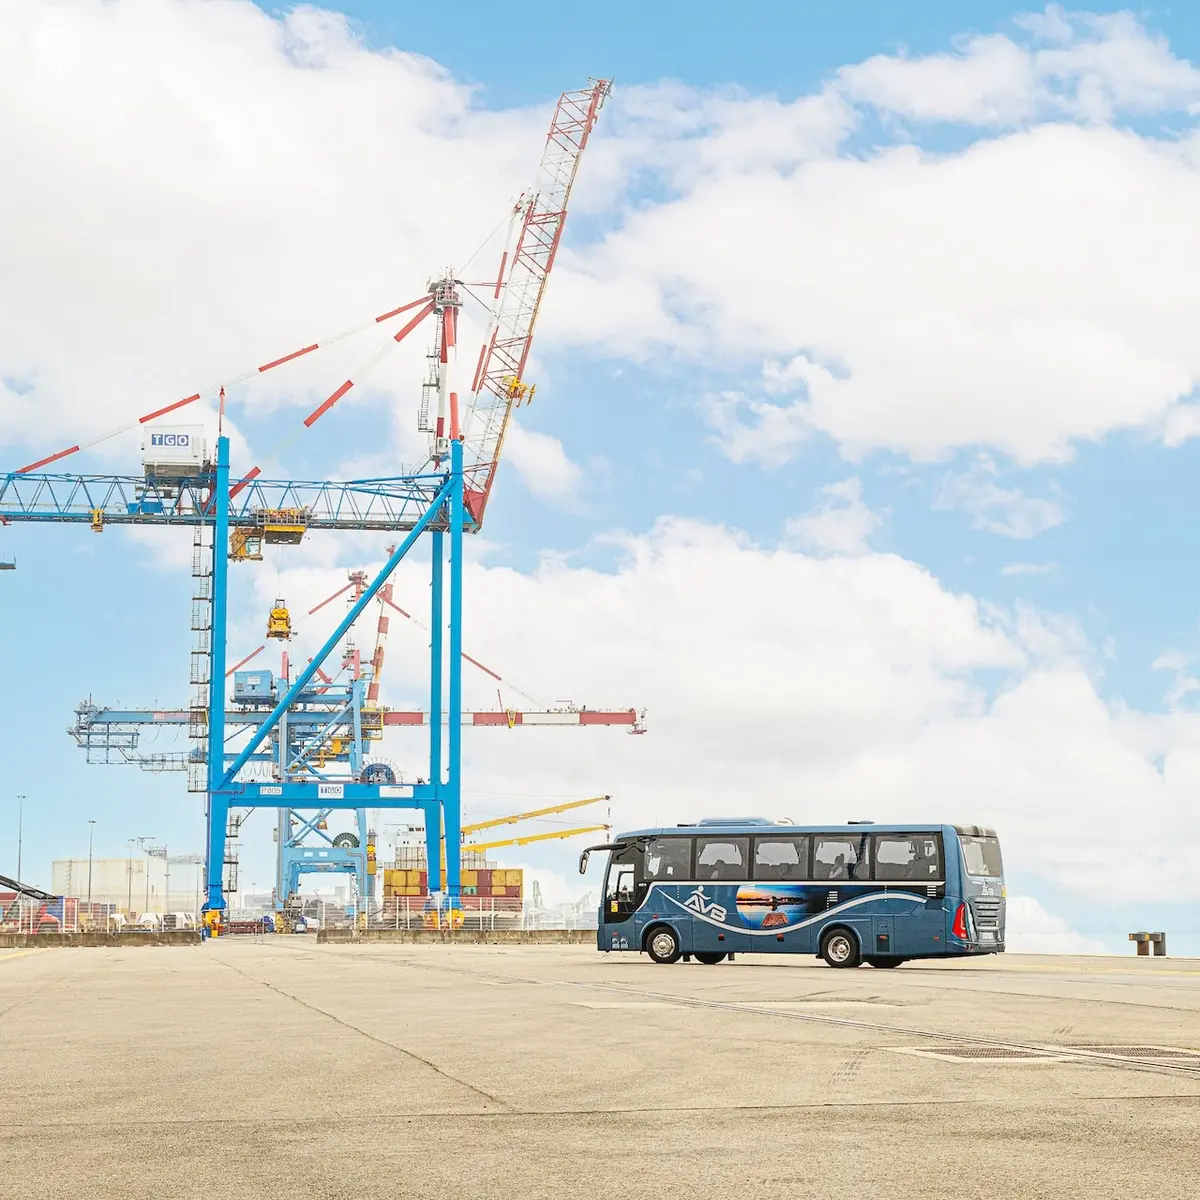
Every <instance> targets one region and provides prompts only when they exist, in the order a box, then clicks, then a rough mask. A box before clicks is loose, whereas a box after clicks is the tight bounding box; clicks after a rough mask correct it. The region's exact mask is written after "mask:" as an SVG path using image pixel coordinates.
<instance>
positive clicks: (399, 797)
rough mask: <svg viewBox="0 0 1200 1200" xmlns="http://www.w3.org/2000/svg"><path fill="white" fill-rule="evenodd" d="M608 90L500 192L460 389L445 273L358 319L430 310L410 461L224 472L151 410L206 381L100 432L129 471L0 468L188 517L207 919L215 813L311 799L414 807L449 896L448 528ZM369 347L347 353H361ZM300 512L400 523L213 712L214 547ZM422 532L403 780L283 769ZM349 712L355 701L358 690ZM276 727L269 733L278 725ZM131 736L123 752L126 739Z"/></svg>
mask: <svg viewBox="0 0 1200 1200" xmlns="http://www.w3.org/2000/svg"><path fill="white" fill-rule="evenodd" d="M609 91H610V85H609V83H608V82H607V81H603V80H589V82H588V85H587V87H585V88H583V89H580V90H578V91H574V92H566V93H564V94H563V95H562V96H561V97H560V99H559V102H558V105H557V107H556V109H555V113H554V117H553V119H552V122H551V127H550V132H549V135H548V137H547V141H546V145H545V148H544V151H543V155H542V162H541V167H540V170H539V176H538V181H537V184H536V185H535V187H534V188H533V189H532V190H531V191H529V192H526V193H523V194H522V195H521V197H520V198H519V199H518V201H517V203H516V205H515V206H514V208H513V211H512V220H511V222H510V225H509V240H508V243H507V244H506V245H505V248H504V252H503V254H502V256H501V259H500V266H499V269H498V271H497V275H496V278H495V280H494V281H489V286H491V285H492V284H493V283H494V291H493V295H492V303H491V306H490V311H489V324H488V329H487V333H486V335H485V340H484V343H483V345H482V347H481V349H480V353H479V359H478V362H477V364H476V367H475V372H474V377H473V379H472V382H471V386H470V391H469V392H468V393H466V401H465V403H464V404H463V405H461V406H460V403H459V393H458V391H457V390H456V389H455V387H454V385H453V382H452V379H451V370H452V365H453V363H454V361H455V355H456V344H457V330H458V314H459V311H460V309H461V307H462V295H463V290H464V289H465V288H466V287H467V286H468V285H466V284H464V282H463V281H462V280H461V279H459V278H457V277H456V276H455V275H454V273H453V272H450V273H448V274H446V275H445V276H441V277H439V278H436V279H433V280H431V281H430V282H429V284H428V287H427V291H426V294H424V295H422V296H420V297H418V298H417V299H415V300H413V301H410V302H408V303H406V304H403V305H401V306H399V307H398V308H396V309H393V310H391V311H390V312H387V313H383V314H381V315H380V316H378V317H377V318H374V319H373V323H374V324H382V323H383V322H385V321H388V320H391V319H392V318H394V317H396V316H398V315H400V314H402V313H405V312H408V311H410V310H414V309H415V310H416V312H415V314H414V315H413V316H411V317H410V318H409V319H408V321H407V322H406V323H405V324H404V325H403V326H402V327H401V328H400V329H399V330H398V331H397V332H396V333H395V334H393V335H392V341H393V342H399V341H401V340H403V339H404V338H405V337H407V336H408V335H409V334H410V333H411V332H412V331H413V330H414V329H416V328H417V327H418V326H419V325H420V324H421V322H422V321H424V320H425V319H426V318H428V317H430V316H433V318H434V321H435V325H436V335H435V345H434V350H433V353H432V354H431V356H430V357H431V371H430V378H429V380H428V381H427V383H426V385H425V389H424V390H423V393H422V405H421V411H420V418H419V423H420V426H421V428H423V429H425V430H426V431H427V432H429V433H430V434H431V449H430V455H429V458H428V459H427V460H426V462H425V463H424V464H422V465H421V466H420V467H419V468H417V469H414V470H411V471H407V472H403V473H401V474H398V475H396V476H389V477H375V478H364V479H353V480H344V481H307V482H301V481H272V480H267V479H263V478H262V471H261V469H260V468H259V467H257V466H254V467H252V468H250V469H249V470H248V471H245V472H244V473H240V474H238V475H234V474H233V473H232V470H231V464H230V442H229V438H228V437H227V436H225V434H224V432H223V429H222V427H221V423H220V421H219V423H218V436H217V438H216V442H215V447H214V449H213V452H212V453H211V454H210V453H209V449H208V446H207V443H206V440H205V437H204V433H203V430H202V429H200V428H198V427H196V426H178V425H175V424H172V425H163V424H162V421H163V420H164V418H170V419H171V420H172V421H177V420H178V416H177V415H176V414H178V413H179V412H181V411H182V410H183V409H185V408H186V407H187V406H189V405H191V404H194V403H196V402H197V401H199V400H200V399H201V398H202V396H204V395H206V394H211V393H215V392H217V387H216V386H214V387H213V388H210V389H202V390H200V391H197V392H195V393H193V394H192V395H190V396H187V397H185V398H183V399H181V400H176V401H173V402H171V403H169V404H166V405H163V406H161V407H159V408H156V409H154V410H153V411H151V412H148V413H145V414H142V415H141V416H140V417H138V418H136V419H135V420H134V421H131V422H130V423H129V424H128V425H126V426H123V427H122V428H121V429H117V430H113V431H111V432H110V433H109V434H106V435H104V436H105V437H110V436H114V435H116V434H118V433H121V432H124V431H125V430H126V429H130V428H137V427H141V428H142V429H143V430H144V434H145V436H144V440H143V471H142V473H141V474H140V475H138V476H129V475H97V474H91V475H72V474H62V473H58V472H54V473H46V472H45V471H44V468H47V467H50V466H52V465H54V464H56V463H58V462H60V461H61V460H62V459H64V458H67V457H68V456H71V455H74V454H76V453H79V452H80V451H82V450H85V449H87V447H88V445H93V444H95V442H96V441H100V440H103V439H95V440H94V441H93V442H91V443H80V444H75V445H72V446H68V447H65V448H64V449H62V450H59V451H57V452H55V453H53V454H50V455H47V456H45V457H43V458H41V459H39V460H37V461H36V462H33V463H30V464H28V465H27V466H25V467H22V468H19V469H18V470H16V471H11V472H8V473H7V474H2V475H0V524H7V523H11V522H18V521H19V522H32V523H68V524H87V525H88V526H89V527H90V528H91V529H92V530H93V531H95V532H98V533H99V532H102V531H103V530H104V529H105V528H106V527H107V526H109V525H141V526H149V527H162V526H172V525H180V526H189V527H193V528H194V530H195V540H194V543H193V545H194V550H193V577H194V580H195V581H196V590H195V591H194V593H193V605H192V627H193V630H194V631H195V633H196V642H195V648H194V650H193V655H192V671H191V676H190V678H191V683H192V685H193V688H194V689H195V693H194V696H193V702H192V704H191V705H190V707H189V709H188V710H187V723H188V730H189V735H190V736H191V737H192V738H193V739H194V740H195V741H196V742H197V743H198V744H199V747H200V749H201V753H200V754H198V755H195V756H194V759H193V761H191V762H190V763H189V766H191V767H193V768H194V771H193V772H192V774H193V776H194V777H195V778H196V779H197V781H200V780H201V779H202V783H203V788H202V790H203V792H204V794H205V796H206V812H205V819H206V828H207V838H206V840H207V846H206V864H205V892H206V895H205V902H204V910H205V913H206V914H207V915H208V916H209V917H210V918H211V920H212V921H213V922H219V918H220V914H222V913H223V912H224V911H225V908H226V901H225V895H224V865H225V861H226V855H225V851H226V842H227V834H228V827H229V820H230V815H231V813H232V812H233V811H235V810H243V809H253V808H259V807H273V808H279V809H289V810H293V811H303V812H309V813H325V814H329V813H333V812H338V811H347V812H358V811H361V810H364V809H366V808H381V809H409V810H416V811H419V812H420V813H421V814H422V816H423V819H424V825H425V830H426V839H427V849H428V861H429V886H430V890H431V891H432V892H441V891H443V890H444V892H445V897H446V900H447V902H448V904H449V907H450V908H451V909H452V910H453V908H454V906H455V903H456V901H457V897H458V895H459V891H460V880H459V858H458V856H457V855H455V854H450V855H447V857H446V867H445V878H444V879H442V878H441V868H440V864H441V856H440V855H439V853H438V850H439V846H440V840H441V838H442V837H444V838H445V842H446V845H448V846H453V845H459V844H461V826H462V818H461V810H462V780H461V761H462V754H461V751H462V728H463V711H462V662H463V654H462V603H463V599H462V583H463V538H464V534H466V533H473V532H476V531H478V530H479V529H480V528H481V526H482V522H483V515H484V510H485V508H486V505H487V501H488V498H489V496H490V493H491V489H492V485H493V482H494V479H495V472H496V468H497V466H498V463H499V457H500V452H501V449H502V447H503V442H504V436H505V432H506V430H507V427H508V423H509V420H510V418H511V414H512V410H513V409H514V407H516V406H517V405H519V404H521V403H522V402H523V401H524V400H526V399H528V398H529V397H530V396H531V395H532V388H531V386H530V385H529V384H528V383H527V381H526V380H525V378H524V372H525V367H526V364H527V361H528V355H529V349H530V346H531V344H532V338H533V331H534V325H535V322H536V318H537V314H538V311H539V308H540V305H541V302H542V298H543V296H544V292H545V287H546V282H547V279H548V278H549V274H550V270H551V268H552V267H553V264H554V259H555V255H556V253H557V249H558V245H559V242H560V239H561V236H562V230H563V226H564V223H565V219H566V211H567V202H568V199H569V196H570V192H571V188H572V185H573V183H574V180H575V175H576V172H577V170H578V166H579V161H580V158H581V156H582V153H583V151H584V149H585V147H586V145H587V141H588V138H589V136H590V133H591V131H592V129H593V127H594V125H595V122H596V119H597V117H598V114H599V111H600V108H601V106H602V104H603V102H604V100H605V99H606V98H607V96H608V94H609ZM514 235H515V243H514V241H513V237H514ZM368 324H370V323H368ZM351 332H352V331H351ZM333 340H336V339H329V341H325V342H313V343H311V344H308V345H306V346H303V347H300V348H299V349H297V350H295V351H293V352H291V353H290V354H286V355H283V356H280V357H278V358H275V359H273V360H271V361H269V362H267V363H264V364H261V365H260V366H258V367H256V368H253V369H252V370H250V371H248V372H246V373H245V374H244V375H242V376H240V377H237V378H235V379H230V380H226V381H224V382H223V383H222V384H220V385H219V389H220V390H219V412H220V414H221V416H222V417H223V414H224V409H225V400H226V387H228V386H233V385H234V384H236V383H238V382H241V381H242V380H244V379H247V378H250V377H253V376H255V375H257V374H262V373H264V372H266V371H268V370H272V369H275V368H277V367H280V366H282V365H283V364H285V363H287V362H290V361H293V360H295V359H297V358H299V357H301V356H303V355H307V354H309V353H311V352H313V351H316V350H318V349H320V348H321V346H323V345H327V344H329V342H330V341H333ZM378 357H379V355H378V354H377V355H375V356H373V358H372V360H370V361H369V362H368V363H367V364H364V370H365V369H366V367H369V366H370V365H371V362H373V361H374V360H375V359H377V358H378ZM354 386H355V380H354V377H351V378H350V379H347V380H346V381H345V382H344V383H342V384H341V385H340V386H339V387H338V388H336V389H335V390H334V391H333V392H332V393H331V394H330V395H329V396H328V397H327V398H326V399H325V400H324V401H323V402H322V403H321V404H320V405H318V406H317V407H316V408H315V409H314V410H313V411H312V412H310V413H309V414H308V415H307V416H306V417H305V418H304V426H305V427H306V428H311V427H312V426H313V425H314V424H315V423H316V422H317V421H318V420H320V419H321V418H322V417H323V416H325V415H326V414H327V413H329V412H330V411H332V410H333V409H334V407H335V406H336V405H337V404H338V402H339V401H340V400H341V399H342V398H343V397H344V396H345V395H346V394H347V393H348V392H349V391H350V390H351V389H352V388H353V387H354ZM435 398H436V404H437V409H436V419H435V420H434V421H433V422H432V423H430V421H429V418H428V410H429V407H430V405H431V403H432V401H433V400H434V399H435ZM314 529H322V530H360V531H361V530H378V531H387V532H396V533H402V534H404V537H403V540H402V541H400V543H399V544H398V545H396V546H395V547H393V548H392V549H391V552H390V554H389V555H388V558H387V561H386V562H385V563H384V565H383V567H382V569H381V570H380V571H379V572H378V573H377V574H376V575H375V577H374V578H373V579H372V580H371V581H370V582H369V583H368V584H367V585H366V586H365V587H364V588H362V590H361V594H360V595H359V596H358V597H357V598H356V599H355V600H354V602H353V604H351V606H350V608H349V611H348V612H347V613H346V615H345V616H344V617H343V619H342V620H341V622H340V623H339V624H338V626H337V628H336V629H335V630H334V631H333V632H332V633H331V634H330V636H329V637H328V638H327V639H326V641H325V643H324V644H323V645H322V646H321V648H320V649H319V650H318V651H317V652H316V653H315V654H314V655H313V657H312V659H311V660H309V661H308V662H307V663H306V664H305V666H304V667H302V668H300V669H299V671H298V672H297V674H296V677H295V679H290V678H287V677H285V678H284V679H283V680H281V682H280V684H279V687H278V689H277V693H278V694H277V696H275V697H272V699H271V700H270V701H264V702H263V703H262V704H261V705H258V706H255V707H256V708H257V709H258V710H259V711H260V713H261V719H256V720H255V721H245V720H244V719H243V717H244V714H238V715H237V716H235V717H233V718H232V719H230V717H229V713H228V710H227V706H226V697H225V695H224V690H225V680H226V658H227V654H226V635H227V626H228V606H229V562H230V560H231V558H233V559H234V560H235V561H239V560H245V559H251V560H253V559H254V558H257V557H259V556H260V555H261V546H262V544H263V543H264V542H265V543H267V544H271V543H272V542H275V543H279V544H296V543H297V542H298V541H300V540H301V539H302V538H303V537H304V535H305V534H306V533H307V532H308V531H309V530H314ZM425 534H428V537H429V542H430V568H429V569H430V594H431V611H430V647H429V697H430V704H429V712H428V726H429V732H430V737H429V765H428V771H427V772H425V773H424V777H423V778H420V779H417V780H415V781H413V782H400V781H399V780H396V781H389V780H388V779H387V778H386V776H385V775H384V774H383V773H381V772H375V773H370V772H365V771H364V770H363V769H362V764H361V763H357V764H356V763H354V762H352V761H351V760H350V756H349V755H348V754H347V756H346V759H345V760H344V761H337V762H329V763H327V764H326V765H325V768H323V769H322V771H321V772H320V773H319V775H318V774H316V773H314V772H311V771H307V772H304V773H300V772H297V771H294V770H292V768H293V767H294V766H296V765H297V757H296V756H297V753H298V748H299V745H300V742H299V741H293V740H291V739H290V738H289V737H288V736H287V735H286V726H287V722H288V721H289V719H290V716H291V715H292V714H293V712H294V711H295V710H296V709H297V707H300V708H301V709H302V708H303V706H304V701H303V699H302V697H305V696H307V695H309V694H310V693H311V692H312V690H313V681H314V679H315V678H317V677H318V673H319V672H320V671H321V669H322V665H323V664H324V663H325V662H326V660H327V658H328V657H329V655H330V654H331V653H332V652H333V650H334V649H335V647H337V646H338V644H339V643H340V642H341V641H342V639H343V638H344V637H345V636H346V634H347V632H348V631H349V630H350V628H351V627H352V626H353V624H354V622H355V621H356V620H357V618H358V617H359V616H360V615H361V613H362V612H363V611H364V609H365V608H366V607H367V605H369V604H370V603H371V601H372V600H373V599H374V598H375V597H376V595H377V594H378V593H379V592H380V590H381V589H382V588H383V587H385V586H386V584H387V581H388V580H389V579H390V577H391V576H392V573H393V572H394V571H395V569H396V567H397V566H398V565H399V563H400V562H401V561H403V560H404V559H405V558H406V557H407V556H408V555H409V554H410V553H411V551H412V550H413V548H414V546H415V545H416V544H417V542H418V541H419V539H420V538H421V537H422V535H425ZM447 543H448V546H447ZM447 550H448V553H447ZM352 690H353V689H352ZM262 710H266V711H265V712H262ZM351 710H353V705H351ZM358 711H360V714H361V705H360V707H359V710H358ZM93 715H94V714H93ZM127 715H128V714H127ZM352 719H353V718H352ZM331 720H332V718H331ZM579 723H586V722H583V721H581V722H579ZM112 724H113V723H112V722H109V725H110V727H111V725H112ZM281 726H282V728H283V729H284V731H285V732H284V734H283V735H280V734H279V732H278V731H279V730H280V729H281ZM239 731H241V732H242V733H244V734H245V740H244V744H242V745H240V746H239V747H238V748H237V749H236V750H230V749H229V743H230V741H231V739H233V740H237V738H236V735H237V734H238V733H239ZM269 738H271V739H273V742H274V745H275V746H276V750H277V756H278V757H277V758H276V760H275V762H276V765H277V766H278V767H279V771H278V774H279V778H272V779H268V780H263V779H260V778H254V777H252V776H253V772H254V771H255V769H256V768H257V767H260V766H262V765H263V764H264V763H266V762H269V761H270V748H269V743H268V739H269ZM131 748H132V749H133V750H134V752H136V739H135V741H134V744H133V746H132V747H131ZM299 753H301V754H302V753H303V751H299ZM264 756H266V757H264ZM189 758H192V756H189ZM356 766H357V772H356V769H355V768H356ZM319 823H320V822H319V821H317V824H319Z"/></svg>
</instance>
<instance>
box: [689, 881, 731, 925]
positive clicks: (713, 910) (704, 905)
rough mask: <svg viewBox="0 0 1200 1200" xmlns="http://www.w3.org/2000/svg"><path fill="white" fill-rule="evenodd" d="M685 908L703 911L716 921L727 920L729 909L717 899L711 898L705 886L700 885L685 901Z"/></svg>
mask: <svg viewBox="0 0 1200 1200" xmlns="http://www.w3.org/2000/svg"><path fill="white" fill-rule="evenodd" d="M683 906H684V908H690V909H694V910H695V911H696V912H698V913H703V914H704V915H706V916H709V917H712V918H713V919H714V920H716V921H723V920H725V918H726V916H728V911H727V910H726V909H724V908H722V907H721V905H719V904H718V903H717V902H716V901H715V900H710V899H709V898H708V897H707V896H706V895H705V894H704V888H703V887H698V888H697V889H696V890H695V891H694V892H693V893H692V894H691V895H690V896H689V897H688V898H687V899H686V900H685V901H684V902H683Z"/></svg>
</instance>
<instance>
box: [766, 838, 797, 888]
mask: <svg viewBox="0 0 1200 1200" xmlns="http://www.w3.org/2000/svg"><path fill="white" fill-rule="evenodd" d="M754 878H755V879H789V880H791V879H807V878H808V838H807V837H760V838H755V839H754Z"/></svg>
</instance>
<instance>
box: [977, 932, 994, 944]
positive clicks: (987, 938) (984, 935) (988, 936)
mask: <svg viewBox="0 0 1200 1200" xmlns="http://www.w3.org/2000/svg"><path fill="white" fill-rule="evenodd" d="M979 940H980V941H981V942H994V941H995V940H996V935H995V934H994V933H992V932H991V930H989V929H981V930H980V931H979Z"/></svg>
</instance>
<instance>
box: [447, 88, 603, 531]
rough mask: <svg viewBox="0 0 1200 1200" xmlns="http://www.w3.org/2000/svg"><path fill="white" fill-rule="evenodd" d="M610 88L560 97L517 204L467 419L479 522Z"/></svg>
mask: <svg viewBox="0 0 1200 1200" xmlns="http://www.w3.org/2000/svg"><path fill="white" fill-rule="evenodd" d="M611 91H612V83H611V81H609V80H606V79H592V80H589V81H588V86H587V87H586V88H582V89H580V90H578V91H574V92H564V93H563V94H562V96H560V97H559V101H558V106H557V107H556V108H555V110H554V118H553V120H552V121H551V122H550V132H549V134H548V135H547V138H546V148H545V150H544V151H543V154H542V163H541V167H540V169H539V171H538V177H537V182H536V184H535V186H534V189H533V190H532V191H531V192H527V193H525V194H524V195H523V196H522V197H521V198H520V199H519V200H518V201H517V203H516V206H515V208H514V210H513V216H514V220H519V221H520V233H519V234H518V236H517V244H516V249H515V250H514V251H513V253H512V257H511V259H510V258H509V257H508V250H507V247H506V248H505V252H504V257H503V258H501V260H500V270H499V272H498V274H497V280H496V305H495V307H494V308H493V311H492V319H491V321H490V322H489V328H488V334H487V338H486V340H485V341H484V344H483V347H482V348H481V350H480V352H479V363H478V365H477V367H476V370H475V378H474V379H473V380H472V384H471V396H470V400H469V401H468V404H467V411H466V419H465V420H464V422H463V438H464V443H465V444H464V447H463V449H464V451H465V453H464V455H463V460H464V465H465V475H466V478H465V488H464V500H465V503H466V506H467V509H468V511H469V512H470V515H471V516H472V518H474V520H475V523H476V527H477V528H478V527H479V526H481V525H482V523H483V510H484V508H485V507H486V505H487V500H488V496H489V494H490V493H491V490H492V481H493V479H494V478H495V475H496V465H497V463H498V461H499V458H500V450H501V447H502V446H503V444H504V435H505V433H506V432H507V430H508V422H509V418H510V417H511V415H512V410H513V407H514V405H517V404H520V403H521V400H522V398H523V397H524V396H525V394H526V391H527V390H528V389H527V385H526V384H525V383H524V382H523V377H524V372H525V364H526V363H527V362H528V360H529V348H530V345H531V344H532V342H533V328H534V325H535V324H536V322H537V316H538V311H539V309H540V307H541V303H542V297H543V296H544V295H545V291H546V280H547V279H548V278H549V276H550V271H551V268H552V267H553V266H554V258H555V255H556V254H557V253H558V245H559V242H560V241H561V239H562V231H563V226H564V224H565V223H566V219H567V201H568V200H569V198H570V195H571V187H572V185H573V184H574V182H575V176H576V174H577V172H578V170H579V160H580V158H581V157H582V156H583V151H584V148H585V147H586V146H587V141H588V137H589V136H590V134H591V132H592V128H593V126H594V125H595V124H596V118H597V116H598V115H599V112H600V108H601V105H603V103H604V101H605V100H606V99H607V97H608V94H609V92H611ZM506 266H507V268H508V274H507V276H506V275H505V267H506Z"/></svg>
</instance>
